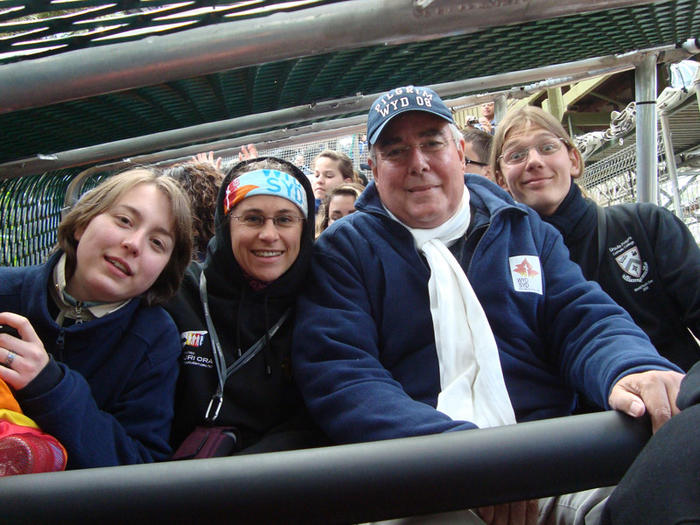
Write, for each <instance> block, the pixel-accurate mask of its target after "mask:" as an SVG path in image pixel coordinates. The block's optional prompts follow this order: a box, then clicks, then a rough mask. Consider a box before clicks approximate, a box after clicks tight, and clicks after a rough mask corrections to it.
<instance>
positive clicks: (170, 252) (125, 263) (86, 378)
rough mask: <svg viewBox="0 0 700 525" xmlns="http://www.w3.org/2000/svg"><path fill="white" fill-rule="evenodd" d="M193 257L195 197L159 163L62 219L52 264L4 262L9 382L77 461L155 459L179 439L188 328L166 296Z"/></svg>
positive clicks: (113, 181)
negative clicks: (179, 385)
mask: <svg viewBox="0 0 700 525" xmlns="http://www.w3.org/2000/svg"><path fill="white" fill-rule="evenodd" d="M191 255H192V220H191V212H190V207H189V200H188V198H187V196H186V195H185V194H184V192H183V191H182V189H181V188H180V186H179V185H178V184H177V183H176V182H175V181H174V180H172V179H171V178H170V177H165V176H162V175H161V174H160V173H159V171H158V170H156V169H155V168H135V169H131V170H128V171H125V172H123V173H120V174H117V175H114V176H112V177H109V178H108V179H106V180H105V181H103V182H102V183H100V184H99V185H98V186H97V187H96V188H95V189H93V190H91V191H89V192H88V193H86V194H85V195H83V196H82V197H81V198H80V200H79V201H78V202H77V203H76V204H75V206H74V207H73V208H72V209H71V210H70V211H69V212H68V213H67V214H66V216H65V217H64V218H63V220H62V221H61V223H60V224H59V227H58V249H57V250H56V252H55V253H54V254H53V255H52V256H51V258H50V259H49V260H48V262H47V263H45V264H43V265H41V266H31V267H23V268H18V267H4V268H0V324H2V325H6V326H10V327H12V328H14V329H15V330H17V333H18V335H17V336H12V335H9V334H2V336H1V337H2V339H0V341H2V342H1V344H2V348H0V379H2V380H3V381H5V382H6V383H7V384H8V385H9V386H10V387H11V388H12V392H13V394H14V396H15V398H16V399H17V402H18V403H19V406H20V407H21V408H22V411H23V412H24V414H25V415H26V416H27V417H29V418H31V419H32V420H34V421H35V422H36V423H37V425H38V426H39V427H40V428H41V429H42V431H44V432H46V433H48V434H51V435H52V436H54V437H55V438H57V439H58V440H59V441H60V442H61V444H62V445H63V446H64V447H65V449H66V451H67V453H68V463H67V469H77V468H87V467H106V466H115V465H127V464H131V463H147V462H152V461H157V460H164V459H167V458H168V457H170V454H171V449H170V446H169V444H168V436H169V433H170V425H171V422H172V417H173V394H174V391H175V382H176V380H177V374H178V362H177V361H178V357H179V355H180V345H179V335H178V332H177V328H176V327H175V324H174V323H173V321H172V319H171V318H170V316H169V315H168V314H167V313H166V312H165V310H163V309H162V308H161V307H160V306H159V305H160V304H162V303H164V302H165V301H167V300H168V299H169V298H170V297H171V296H172V295H173V294H174V293H175V292H176V291H177V289H178V287H179V285H180V281H181V280H182V276H183V274H184V272H185V269H186V268H187V265H188V263H189V261H190V258H191Z"/></svg>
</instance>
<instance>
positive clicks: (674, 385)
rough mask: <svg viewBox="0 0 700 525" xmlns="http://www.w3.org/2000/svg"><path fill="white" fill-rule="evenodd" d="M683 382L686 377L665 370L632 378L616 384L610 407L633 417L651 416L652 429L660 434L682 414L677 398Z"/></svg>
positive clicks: (621, 380) (642, 373) (643, 373)
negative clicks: (671, 420) (669, 422)
mask: <svg viewBox="0 0 700 525" xmlns="http://www.w3.org/2000/svg"><path fill="white" fill-rule="evenodd" d="M682 379H683V374H681V373H679V372H672V371H664V370H649V371H647V372H641V373H638V374H629V375H627V376H625V377H623V378H622V379H620V380H619V381H618V382H617V383H615V386H614V387H613V389H612V391H611V392H610V397H609V398H608V403H610V407H611V408H614V409H615V410H619V411H621V412H624V413H625V414H627V415H630V416H632V417H641V416H643V415H644V413H645V412H648V413H649V416H650V417H651V429H652V431H653V432H656V431H657V430H658V429H659V428H661V425H663V424H664V423H665V422H666V421H668V420H669V419H671V417H672V416H674V415H676V414H678V412H679V410H678V407H677V406H676V396H678V389H679V388H680V385H681V380H682Z"/></svg>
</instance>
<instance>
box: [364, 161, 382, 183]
mask: <svg viewBox="0 0 700 525" xmlns="http://www.w3.org/2000/svg"><path fill="white" fill-rule="evenodd" d="M367 164H369V168H370V169H371V170H372V177H373V178H374V180H377V179H378V178H379V177H377V165H376V163H375V162H374V161H373V160H372V159H371V158H368V159H367Z"/></svg>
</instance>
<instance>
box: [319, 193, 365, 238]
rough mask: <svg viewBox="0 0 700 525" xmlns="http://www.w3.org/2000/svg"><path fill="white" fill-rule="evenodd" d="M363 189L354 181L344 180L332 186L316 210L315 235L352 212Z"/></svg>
mask: <svg viewBox="0 0 700 525" xmlns="http://www.w3.org/2000/svg"><path fill="white" fill-rule="evenodd" d="M364 189H365V188H364V186H362V185H361V184H358V183H355V182H344V183H342V184H340V185H338V186H336V187H335V188H333V189H332V190H331V191H330V193H328V195H326V198H325V199H323V202H322V203H321V207H320V208H319V210H318V218H319V222H318V224H317V225H316V237H318V236H319V235H321V233H322V232H323V231H324V230H325V229H326V228H328V227H329V226H330V225H331V224H333V223H334V222H335V221H337V220H338V219H342V218H343V217H345V216H347V215H350V214H351V213H354V212H355V201H356V200H357V198H358V197H359V196H360V195H361V194H362V192H363V191H364Z"/></svg>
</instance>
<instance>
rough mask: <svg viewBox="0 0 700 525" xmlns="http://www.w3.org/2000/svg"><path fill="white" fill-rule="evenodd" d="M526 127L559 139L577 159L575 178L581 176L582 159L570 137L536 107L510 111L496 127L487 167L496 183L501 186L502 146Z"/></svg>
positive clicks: (556, 122) (555, 120) (553, 120)
mask: <svg viewBox="0 0 700 525" xmlns="http://www.w3.org/2000/svg"><path fill="white" fill-rule="evenodd" d="M527 126H534V127H537V128H541V129H544V130H546V131H549V132H550V133H552V134H554V135H556V136H557V137H559V138H561V139H562V140H563V141H564V144H565V145H566V148H567V149H568V150H569V151H573V152H574V153H575V155H576V158H577V159H578V168H579V172H578V175H576V176H577V177H580V176H581V175H583V168H584V165H583V157H582V156H581V152H580V151H579V150H578V149H577V148H576V146H574V143H573V141H572V140H571V137H570V136H569V134H568V133H567V132H566V130H565V129H564V126H562V124H561V122H559V121H558V120H557V119H556V118H555V117H554V116H553V115H551V114H549V113H547V112H546V111H545V110H543V109H542V108H539V107H537V106H524V107H521V108H518V109H515V110H512V111H509V112H508V113H507V114H506V116H505V117H504V118H503V120H501V122H499V123H498V126H496V133H495V134H494V136H493V144H492V145H491V155H490V156H489V167H490V169H491V173H493V175H494V177H495V179H496V182H497V183H498V184H500V185H501V186H503V184H504V180H503V174H502V173H501V170H500V168H499V165H498V160H499V157H500V156H501V154H502V153H503V152H502V149H503V144H504V143H505V141H506V138H507V137H508V134H509V133H510V132H511V131H518V130H521V129H524V128H526V127H527Z"/></svg>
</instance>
